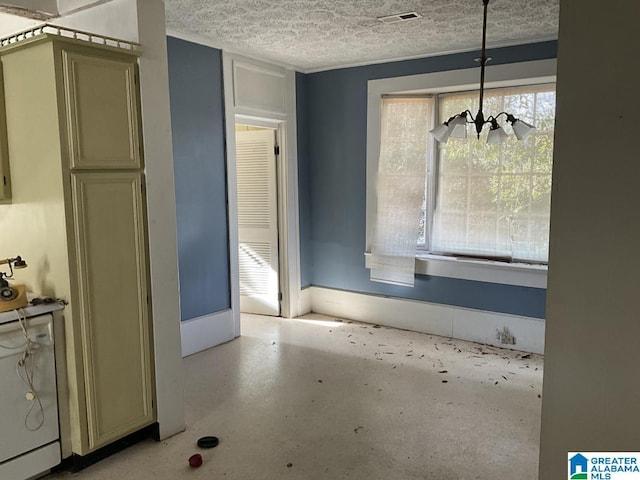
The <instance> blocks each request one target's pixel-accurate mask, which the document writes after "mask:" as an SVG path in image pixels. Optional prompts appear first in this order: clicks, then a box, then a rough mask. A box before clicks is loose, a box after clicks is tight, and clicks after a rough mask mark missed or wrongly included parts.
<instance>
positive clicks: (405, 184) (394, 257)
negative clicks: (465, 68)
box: [370, 96, 434, 287]
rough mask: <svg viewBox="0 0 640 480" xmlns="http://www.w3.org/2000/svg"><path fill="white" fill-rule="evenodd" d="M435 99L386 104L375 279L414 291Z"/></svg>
mask: <svg viewBox="0 0 640 480" xmlns="http://www.w3.org/2000/svg"><path fill="white" fill-rule="evenodd" d="M433 105H434V102H433V98H431V97H426V96H420V97H402V98H400V97H385V98H383V99H382V115H381V135H380V161H379V163H378V182H377V185H376V194H377V210H376V217H375V224H374V235H373V242H372V244H371V259H370V268H371V280H373V281H377V282H385V283H392V284H396V285H405V286H411V287H412V286H413V284H414V277H415V275H414V270H415V256H416V246H417V242H418V231H419V225H420V217H421V209H422V202H423V199H424V195H425V183H426V182H425V177H426V171H427V156H428V152H429V148H428V142H430V141H431V139H430V138H429V137H430V135H429V134H428V132H429V130H430V129H431V126H432V123H433Z"/></svg>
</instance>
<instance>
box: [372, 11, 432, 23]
mask: <svg viewBox="0 0 640 480" xmlns="http://www.w3.org/2000/svg"><path fill="white" fill-rule="evenodd" d="M415 18H422V15H420V14H419V13H418V12H406V13H396V14H395V15H387V16H386V17H378V18H377V19H376V20H378V21H379V22H382V23H396V22H406V21H407V20H413V19H415Z"/></svg>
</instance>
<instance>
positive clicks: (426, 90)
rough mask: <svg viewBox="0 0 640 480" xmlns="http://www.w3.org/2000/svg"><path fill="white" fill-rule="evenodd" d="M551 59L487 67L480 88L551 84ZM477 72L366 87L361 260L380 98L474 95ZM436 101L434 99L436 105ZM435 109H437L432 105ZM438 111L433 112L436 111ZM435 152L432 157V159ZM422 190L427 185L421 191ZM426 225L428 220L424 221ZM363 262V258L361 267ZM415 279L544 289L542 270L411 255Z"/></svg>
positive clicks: (371, 208)
mask: <svg viewBox="0 0 640 480" xmlns="http://www.w3.org/2000/svg"><path fill="white" fill-rule="evenodd" d="M556 68H557V62H556V59H548V60H536V61H530V62H519V63H510V64H504V65H495V66H491V67H487V70H486V77H485V88H487V89H489V88H500V87H515V86H524V85H535V84H544V83H555V82H556ZM478 80H479V74H478V68H477V67H475V68H467V69H461V70H449V71H444V72H434V73H425V74H418V75H409V76H404V77H391V78H383V79H377V80H369V81H368V84H367V87H368V88H367V157H366V159H367V177H366V182H367V191H366V209H367V211H366V245H365V257H367V256H368V255H369V254H370V252H371V248H370V247H371V241H372V240H373V227H374V222H375V212H376V208H377V204H376V195H375V185H376V182H377V173H378V158H379V154H380V118H381V110H382V97H383V96H393V95H395V96H397V95H425V94H432V95H436V98H437V95H438V94H442V93H452V92H460V91H465V90H466V91H468V90H478V89H479V88H480V85H479V81H478ZM436 102H437V100H436ZM436 108H438V105H437V104H436ZM436 111H437V110H436ZM436 150H437V147H434V148H433V149H432V153H431V154H432V155H437V153H436ZM435 160H436V158H435V157H434V159H433V161H431V162H430V164H431V165H430V166H429V170H428V175H427V182H428V185H429V186H431V187H432V188H431V189H430V190H431V195H430V196H431V199H433V198H435V197H434V195H435V194H437V192H435V188H434V184H435V183H436V182H437V171H435V170H437V163H438V162H437V161H435ZM425 187H426V186H425ZM428 220H431V219H428ZM366 264H367V261H366V259H365V265H366ZM415 271H416V273H417V274H425V275H436V276H444V277H452V278H462V279H468V280H476V281H486V282H494V283H503V284H509V285H521V286H531V287H535V288H546V272H547V268H546V265H535V264H525V263H504V262H496V261H491V260H481V259H468V258H463V257H455V256H440V255H434V254H430V253H428V252H425V251H419V250H416V269H415Z"/></svg>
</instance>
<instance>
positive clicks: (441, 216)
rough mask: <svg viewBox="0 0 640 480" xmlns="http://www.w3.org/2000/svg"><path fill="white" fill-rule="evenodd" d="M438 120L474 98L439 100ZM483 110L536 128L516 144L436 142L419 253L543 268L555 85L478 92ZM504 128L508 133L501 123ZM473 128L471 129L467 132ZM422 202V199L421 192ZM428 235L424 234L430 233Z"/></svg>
mask: <svg viewBox="0 0 640 480" xmlns="http://www.w3.org/2000/svg"><path fill="white" fill-rule="evenodd" d="M438 99H439V117H440V119H442V118H445V119H446V118H449V117H451V116H452V115H454V114H455V113H458V112H461V111H463V110H465V109H466V108H468V107H469V106H470V105H474V103H475V104H477V99H478V94H477V92H464V93H455V94H447V95H440V96H439V97H438ZM484 110H485V111H486V112H495V113H499V112H502V111H508V112H510V113H512V114H514V115H515V116H516V117H518V118H521V119H523V120H525V121H527V122H530V123H533V124H534V125H536V127H537V128H536V130H534V131H533V132H532V133H531V134H530V135H529V136H528V137H527V138H525V139H524V140H523V141H517V140H516V139H515V137H513V136H511V137H510V138H509V139H508V140H507V141H505V142H503V143H502V144H500V145H488V144H487V143H486V136H487V132H488V129H485V130H484V131H483V133H482V135H481V138H480V140H478V139H477V138H476V136H475V135H473V134H472V132H471V131H470V132H469V138H466V139H451V140H449V142H448V143H446V144H438V147H437V149H438V151H437V155H436V156H435V157H436V163H435V165H434V167H435V168H434V169H433V170H434V172H435V182H431V184H432V185H433V187H432V188H435V189H436V191H435V192H430V193H431V195H430V197H431V198H433V197H435V202H433V203H435V208H434V209H433V211H432V212H430V211H429V209H428V208H426V206H427V204H429V202H425V209H424V211H423V215H424V218H425V219H429V218H431V219H432V222H431V223H430V222H428V221H424V222H423V223H424V224H426V225H429V224H431V226H432V230H431V232H429V230H428V229H425V230H426V231H425V234H424V235H423V236H422V238H421V239H422V241H423V243H422V245H421V247H422V248H423V249H425V250H428V251H431V252H434V253H442V254H453V255H469V256H478V257H484V258H499V259H505V260H509V261H524V262H538V263H546V261H547V258H548V243H549V214H550V204H551V202H550V200H551V166H552V152H553V125H554V114H555V86H554V85H534V86H524V87H517V88H501V89H495V90H488V91H485V107H484ZM503 123H504V124H505V125H504V127H505V129H508V128H509V127H508V126H507V125H506V122H503ZM470 130H472V128H470ZM426 198H429V192H427V196H426ZM429 233H431V235H429Z"/></svg>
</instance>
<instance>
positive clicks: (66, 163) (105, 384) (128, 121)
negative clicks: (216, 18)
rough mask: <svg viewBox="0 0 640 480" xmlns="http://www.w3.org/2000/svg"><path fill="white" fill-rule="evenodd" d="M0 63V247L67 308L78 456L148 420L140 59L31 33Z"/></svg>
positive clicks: (0, 55)
mask: <svg viewBox="0 0 640 480" xmlns="http://www.w3.org/2000/svg"><path fill="white" fill-rule="evenodd" d="M0 61H1V63H2V72H3V80H4V99H5V113H6V155H7V156H8V159H9V164H10V168H11V180H12V185H11V187H12V201H11V204H10V205H5V206H2V209H3V210H2V211H0V228H2V229H3V231H4V232H13V235H6V234H5V235H3V236H4V237H10V238H4V239H2V240H1V241H0V248H1V249H2V251H5V250H7V251H10V252H20V254H21V255H23V257H24V258H27V259H28V260H29V268H28V269H25V270H24V271H21V272H24V274H22V273H21V281H24V282H25V283H26V284H27V286H28V287H29V288H30V289H31V290H33V291H36V292H40V293H42V294H45V295H50V296H56V297H61V298H64V299H66V300H68V301H69V306H68V308H67V309H65V312H64V317H65V337H66V338H65V345H66V363H67V365H66V367H67V372H68V385H69V388H68V390H69V391H68V397H69V398H68V405H69V408H68V416H69V418H70V422H69V423H70V434H69V436H70V440H71V442H70V444H71V447H70V450H71V451H72V452H73V453H75V454H78V455H86V454H88V453H90V452H92V451H94V450H96V449H98V448H100V447H103V446H105V445H107V444H109V443H111V442H113V441H115V440H118V439H120V438H122V437H124V436H126V435H128V434H130V433H133V432H136V431H138V430H140V429H142V428H144V427H146V426H149V425H151V424H153V423H154V422H155V413H154V402H153V398H154V394H153V392H154V388H153V375H152V372H153V368H152V364H153V352H152V350H151V340H150V337H151V326H150V325H151V322H150V312H149V290H148V282H149V280H148V270H149V269H148V262H147V253H146V252H147V241H146V221H145V203H144V176H143V158H142V148H141V144H142V141H141V139H140V124H139V123H140V119H139V112H140V108H139V100H138V86H137V81H136V76H137V57H136V55H135V54H134V53H132V52H130V51H125V50H124V49H122V48H117V47H110V46H106V45H99V44H95V43H92V42H87V41H81V40H77V39H73V38H67V37H65V36H61V35H55V34H47V33H40V34H37V35H34V36H33V37H32V38H27V39H22V40H19V41H16V42H15V43H10V44H8V45H5V46H3V47H1V48H0ZM64 443H65V442H64V439H63V444H64ZM64 453H65V452H63V454H64ZM66 453H67V454H68V453H70V452H66Z"/></svg>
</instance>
